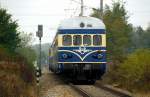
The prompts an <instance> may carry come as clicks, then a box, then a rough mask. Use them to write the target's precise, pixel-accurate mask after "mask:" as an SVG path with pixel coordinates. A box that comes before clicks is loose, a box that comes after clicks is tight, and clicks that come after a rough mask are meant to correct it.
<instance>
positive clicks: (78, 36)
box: [73, 35, 82, 45]
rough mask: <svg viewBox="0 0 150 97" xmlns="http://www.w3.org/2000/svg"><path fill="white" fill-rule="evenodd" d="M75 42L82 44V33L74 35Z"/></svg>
mask: <svg viewBox="0 0 150 97" xmlns="http://www.w3.org/2000/svg"><path fill="white" fill-rule="evenodd" d="M73 44H74V45H81V44H82V37H81V35H74V36H73Z"/></svg>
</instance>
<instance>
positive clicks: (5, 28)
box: [0, 8, 21, 52]
mask: <svg viewBox="0 0 150 97" xmlns="http://www.w3.org/2000/svg"><path fill="white" fill-rule="evenodd" d="M17 28H18V24H17V23H16V21H13V20H12V16H11V15H10V14H8V13H7V10H5V9H2V8H0V45H1V46H2V47H4V48H7V49H8V50H9V51H12V52H14V51H15V49H16V48H17V47H18V46H19V45H20V41H21V39H20V38H19V32H18V31H17Z"/></svg>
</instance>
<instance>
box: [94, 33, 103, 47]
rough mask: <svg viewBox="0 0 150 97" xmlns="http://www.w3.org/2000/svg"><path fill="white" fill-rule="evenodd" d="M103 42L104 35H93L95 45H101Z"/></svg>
mask: <svg viewBox="0 0 150 97" xmlns="http://www.w3.org/2000/svg"><path fill="white" fill-rule="evenodd" d="M101 44H102V36H101V35H94V36H93V45H101Z"/></svg>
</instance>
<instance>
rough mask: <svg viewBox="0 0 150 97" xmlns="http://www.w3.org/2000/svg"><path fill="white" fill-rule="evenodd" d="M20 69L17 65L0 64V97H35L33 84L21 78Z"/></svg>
mask: <svg viewBox="0 0 150 97" xmlns="http://www.w3.org/2000/svg"><path fill="white" fill-rule="evenodd" d="M21 68H22V67H21V65H20V64H18V63H13V62H3V64H2V63H0V79H1V80H0V97H37V95H36V91H35V86H34V82H29V83H27V82H26V81H25V80H24V79H23V78H22V76H21V75H22V71H21ZM25 70H26V69H25Z"/></svg>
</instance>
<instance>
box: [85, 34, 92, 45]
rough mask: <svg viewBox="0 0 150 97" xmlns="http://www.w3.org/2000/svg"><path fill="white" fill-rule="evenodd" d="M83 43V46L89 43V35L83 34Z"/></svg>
mask: <svg viewBox="0 0 150 97" xmlns="http://www.w3.org/2000/svg"><path fill="white" fill-rule="evenodd" d="M83 45H85V46H88V45H91V36H90V35H84V36H83Z"/></svg>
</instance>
